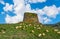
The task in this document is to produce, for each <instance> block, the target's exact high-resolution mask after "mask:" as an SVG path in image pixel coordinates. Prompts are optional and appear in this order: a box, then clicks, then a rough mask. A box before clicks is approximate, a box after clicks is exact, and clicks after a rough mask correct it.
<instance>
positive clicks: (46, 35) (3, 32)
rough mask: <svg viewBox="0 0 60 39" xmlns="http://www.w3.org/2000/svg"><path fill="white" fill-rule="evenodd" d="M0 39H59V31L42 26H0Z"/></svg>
mask: <svg viewBox="0 0 60 39" xmlns="http://www.w3.org/2000/svg"><path fill="white" fill-rule="evenodd" d="M0 39H60V29H55V28H54V27H52V26H44V25H42V24H31V23H30V24H29V23H18V24H0Z"/></svg>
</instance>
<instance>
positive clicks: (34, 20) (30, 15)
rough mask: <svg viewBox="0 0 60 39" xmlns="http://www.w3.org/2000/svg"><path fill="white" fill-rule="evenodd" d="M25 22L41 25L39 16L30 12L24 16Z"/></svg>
mask: <svg viewBox="0 0 60 39" xmlns="http://www.w3.org/2000/svg"><path fill="white" fill-rule="evenodd" d="M23 21H24V22H27V23H39V21H38V16H37V14H35V13H29V12H26V13H25V14H24V19H23Z"/></svg>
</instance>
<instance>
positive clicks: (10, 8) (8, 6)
mask: <svg viewBox="0 0 60 39" xmlns="http://www.w3.org/2000/svg"><path fill="white" fill-rule="evenodd" d="M3 9H4V11H6V12H8V11H13V5H9V3H6V5H5V7H3Z"/></svg>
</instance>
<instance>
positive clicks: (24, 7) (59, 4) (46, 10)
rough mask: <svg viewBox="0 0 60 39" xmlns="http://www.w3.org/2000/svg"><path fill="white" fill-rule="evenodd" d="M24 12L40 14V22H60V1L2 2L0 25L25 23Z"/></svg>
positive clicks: (0, 1) (11, 0)
mask: <svg viewBox="0 0 60 39" xmlns="http://www.w3.org/2000/svg"><path fill="white" fill-rule="evenodd" d="M24 12H32V13H33V12H34V13H36V14H38V18H39V22H41V23H43V24H54V23H57V22H60V0H0V24H3V23H18V22H21V21H23V15H24Z"/></svg>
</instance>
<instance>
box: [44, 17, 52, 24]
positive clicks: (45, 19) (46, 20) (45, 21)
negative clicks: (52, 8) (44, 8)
mask: <svg viewBox="0 0 60 39" xmlns="http://www.w3.org/2000/svg"><path fill="white" fill-rule="evenodd" d="M43 20H44V23H49V22H51V21H52V20H51V19H49V18H47V17H45V18H44V19H43Z"/></svg>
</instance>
